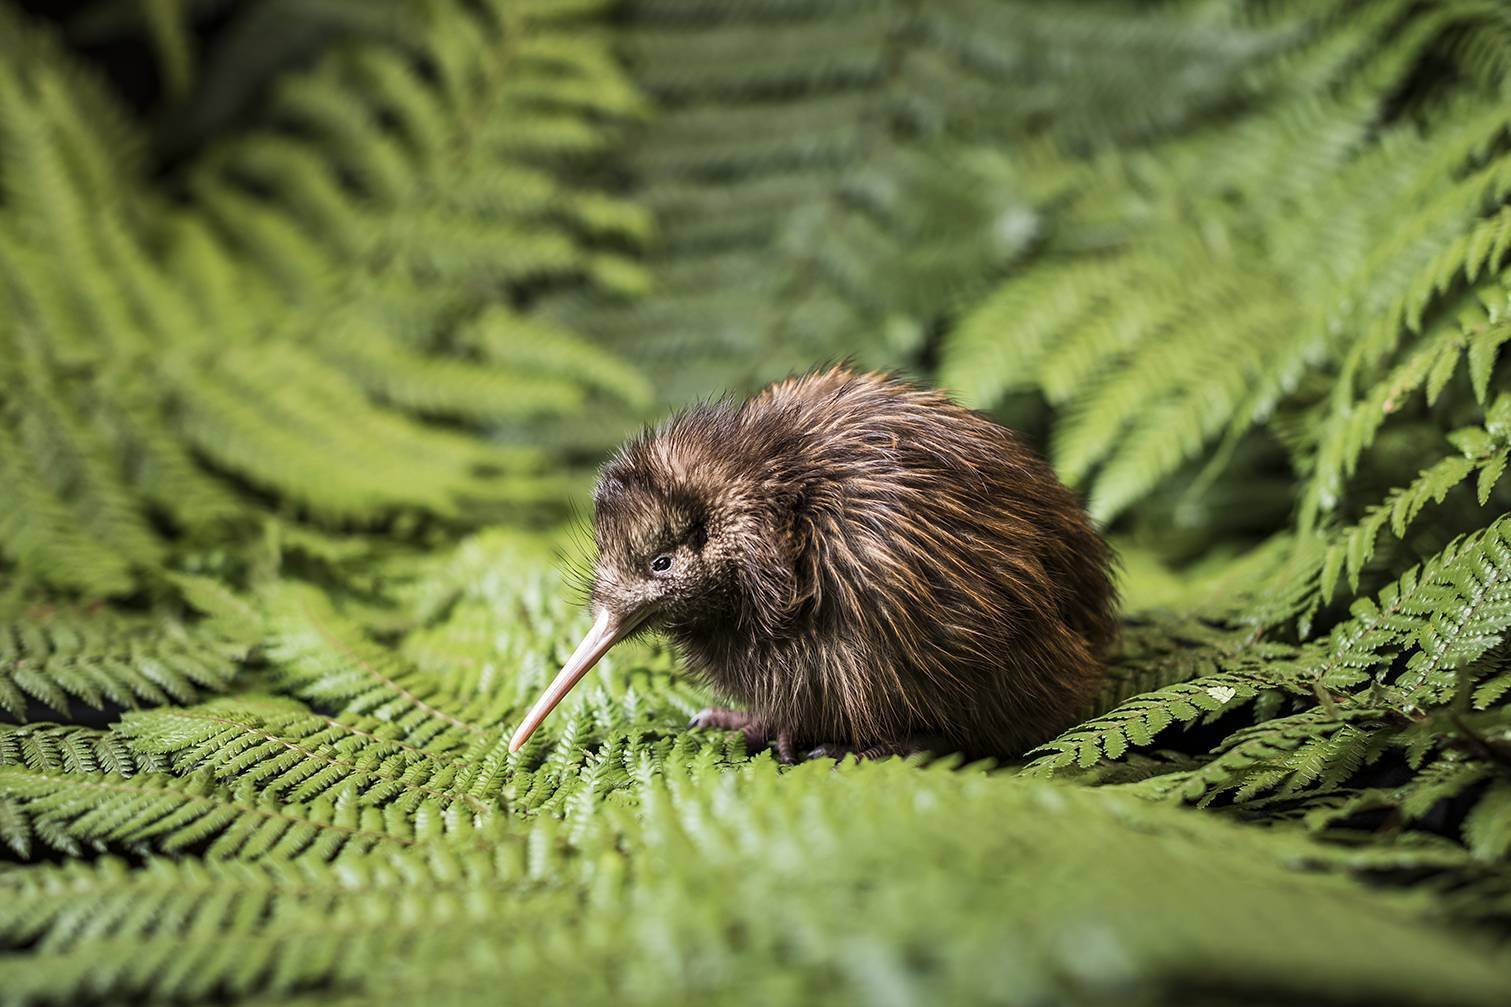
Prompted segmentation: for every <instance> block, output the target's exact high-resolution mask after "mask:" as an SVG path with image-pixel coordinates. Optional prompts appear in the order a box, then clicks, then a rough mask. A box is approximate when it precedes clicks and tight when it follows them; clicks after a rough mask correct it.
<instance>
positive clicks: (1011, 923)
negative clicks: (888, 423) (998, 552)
mask: <svg viewBox="0 0 1511 1007" xmlns="http://www.w3.org/2000/svg"><path fill="white" fill-rule="evenodd" d="M21 6H23V5H18V4H14V3H12V4H5V3H3V2H0V56H3V59H0V267H3V268H0V305H3V310H0V416H3V422H0V1004H10V1003H15V1004H49V1003H70V1004H73V1003H86V1004H87V1003H99V1004H113V1003H119V1002H123V1001H131V1002H144V1003H146V1002H152V1003H158V1002H173V1003H185V1004H188V1003H205V1002H217V1003H279V1004H284V1003H295V1004H311V1005H313V1004H330V1003H342V1002H349V1003H354V1004H355V1003H375V1002H376V1003H395V1004H407V1003H414V1002H417V1001H421V1000H424V1001H425V1002H432V1001H433V1002H456V1003H469V1004H470V1003H476V1002H479V1001H481V1000H485V999H496V998H497V997H498V996H499V995H500V991H507V994H508V995H510V996H512V997H517V998H519V999H528V1000H531V1001H540V1002H547V1003H550V1002H561V1003H571V1004H581V1003H589V1004H591V1003H614V1004H625V1003H640V1002H645V1003H658V1004H659V1003H666V1002H689V1003H691V1002H698V1003H726V1002H727V1003H773V1002H797V1003H808V1002H814V1003H817V1002H825V1003H828V1002H896V1003H933V1002H949V1003H1012V1004H1017V1003H1022V1004H1039V1003H1047V1002H1055V1003H1058V1002H1096V1003H1113V1002H1116V1003H1130V1002H1131V1003H1149V1004H1161V1003H1188V1002H1233V1001H1254V1002H1258V1001H1261V1000H1263V1001H1270V1000H1281V999H1286V1000H1297V1001H1306V1002H1320V1001H1329V1002H1331V1001H1338V1002H1356V1001H1357V1002H1363V1001H1365V1000H1368V1001H1370V1002H1381V1003H1423V1004H1438V1003H1465V1004H1480V1003H1484V1004H1499V1003H1500V1002H1502V1001H1503V1000H1504V999H1505V992H1504V991H1505V989H1506V982H1507V977H1508V976H1511V959H1508V958H1507V957H1506V951H1505V943H1504V941H1505V936H1506V934H1507V927H1508V925H1511V643H1508V641H1507V630H1508V625H1511V587H1508V581H1507V578H1508V576H1511V482H1508V480H1507V479H1506V478H1505V470H1506V465H1507V459H1508V457H1511V456H1508V449H1511V384H1508V382H1507V374H1508V366H1511V365H1508V364H1507V363H1506V362H1505V360H1504V359H1503V357H1504V354H1503V353H1502V352H1501V351H1502V348H1503V347H1504V345H1505V344H1506V343H1507V342H1508V339H1511V224H1508V222H1511V118H1508V109H1511V101H1508V98H1511V72H1508V70H1511V21H1508V19H1507V17H1506V15H1505V13H1504V12H1503V11H1502V10H1501V9H1500V8H1499V7H1498V6H1497V5H1494V4H1485V3H1481V2H1473V0H1442V2H1438V3H1432V4H1423V3H1418V2H1413V0H1384V2H1363V0H1323V2H1316V0H1311V2H1300V0H1278V2H1265V3H1251V2H1244V0H1179V2H1174V3H1166V4H1160V5H1154V6H1150V5H1148V4H1136V3H1132V2H1130V0H1098V2H1096V3H1091V4H1079V5H1046V4H1032V3H1026V2H1018V0H939V2H930V3H926V4H925V3H915V2H911V0H751V2H746V3H742V4H729V3H727V2H726V0H625V2H622V3H616V4H607V3H603V2H600V0H570V2H567V0H487V2H466V3H463V2H458V0H384V2H379V3H372V2H359V0H334V2H330V3H324V4H318V5H298V4H294V5H290V4H283V3H279V2H277V0H250V2H248V3H245V4H238V5H202V4H147V5H136V4H122V3H115V2H113V0H93V2H90V3H86V4H83V5H79V6H81V7H83V8H84V9H83V10H82V11H80V12H78V14H77V16H70V17H68V18H64V17H62V16H61V15H53V14H52V13H51V12H50V11H46V10H43V9H42V8H45V7H46V5H36V4H27V5H24V6H25V7H26V8H27V9H28V10H29V11H30V13H22V12H21V11H20V9H19V8H20V7H21ZM43 16H46V17H47V18H48V19H49V23H46V24H44V23H43V21H42V17H43ZM102 40H106V41H109V42H110V43H111V44H112V45H114V46H136V47H137V50H138V51H139V52H140V53H143V54H146V57H147V58H149V59H151V60H154V61H155V63H154V65H155V66H156V71H155V73H156V75H157V78H158V79H159V81H160V82H161V93H160V94H159V95H158V96H157V97H156V98H155V99H154V102H155V103H153V104H151V105H150V107H149V108H148V109H147V111H146V112H145V113H143V114H142V115H140V116H138V115H137V114H136V112H135V111H134V110H133V109H130V108H128V106H127V104H126V103H125V101H123V100H122V95H123V94H124V95H125V96H126V97H130V94H129V88H128V89H124V90H123V89H121V88H119V87H118V86H117V84H118V82H116V81H113V80H112V79H111V78H110V77H109V76H106V75H105V74H106V73H107V72H109V71H111V70H112V67H111V66H110V64H109V61H108V60H105V61H103V62H101V61H100V60H99V59H97V58H96V57H95V55H94V54H95V53H97V52H98V51H99V50H98V46H99V43H100V42H101V41H102ZM249 40H256V44H255V45H254V44H253V42H252V41H249ZM252 49H257V50H258V52H257V53H256V54H255V58H252V56H249V55H248V54H249V53H250V52H251V50H252ZM118 91H120V92H121V94H118V93H117V92H118ZM138 100H139V99H138ZM847 355H848V356H852V357H854V358H855V359H857V360H858V361H860V362H861V363H863V364H865V365H868V366H872V365H874V366H890V367H898V368H902V369H904V370H909V371H913V372H915V373H918V374H920V375H922V376H924V377H927V378H931V379H933V380H936V381H938V382H939V383H941V384H944V385H945V386H947V387H949V388H951V389H952V390H953V391H955V392H956V393H957V394H958V395H959V396H960V397H961V398H962V399H963V400H965V401H966V402H968V403H969V404H971V405H973V406H977V407H980V408H983V409H990V410H993V411H994V412H995V413H996V414H997V415H999V416H1000V417H1002V418H1003V419H1004V420H1006V421H1008V422H1011V423H1013V424H1015V425H1017V426H1019V427H1021V428H1023V429H1024V430H1026V431H1027V432H1029V433H1030V434H1031V435H1034V436H1036V437H1039V438H1041V439H1042V442H1043V444H1044V446H1045V448H1046V453H1047V454H1048V455H1049V457H1050V458H1051V460H1052V461H1053V462H1054V463H1055V464H1056V466H1057V467H1058V468H1059V471H1060V472H1061V473H1062V474H1063V475H1064V476H1065V477H1066V478H1067V479H1068V480H1070V481H1072V482H1073V483H1074V484H1076V485H1077V486H1078V487H1079V488H1080V489H1082V490H1083V491H1084V492H1085V493H1086V495H1087V497H1088V499H1089V501H1090V502H1091V504H1092V506H1093V508H1094V509H1095V510H1096V511H1097V512H1098V514H1099V515H1100V516H1101V517H1102V518H1103V519H1104V520H1105V521H1106V522H1107V526H1108V529H1109V533H1110V534H1111V535H1112V537H1113V538H1114V540H1115V541H1116V542H1117V544H1118V545H1119V549H1120V552H1121V554H1122V558H1123V567H1124V593H1125V595H1126V597H1127V599H1128V611H1127V612H1126V613H1125V616H1124V621H1123V630H1122V638H1121V641H1120V643H1119V645H1118V649H1117V651H1116V653H1114V654H1113V655H1112V656H1111V659H1110V665H1111V667H1110V673H1109V676H1108V679H1107V683H1106V688H1105V689H1104V691H1103V694H1102V696H1101V697H1100V699H1099V700H1098V703H1097V708H1096V709H1094V710H1088V711H1087V716H1086V719H1085V720H1084V721H1083V722H1082V723H1080V724H1079V725H1077V726H1076V727H1074V728H1072V729H1071V730H1069V731H1067V732H1065V733H1064V734H1063V735H1061V736H1060V737H1058V738H1056V739H1054V740H1052V741H1051V742H1049V743H1048V744H1046V745H1044V746H1043V747H1042V748H1040V749H1038V750H1036V751H1034V752H1032V753H1028V755H1027V756H1026V757H1025V758H1024V759H1023V760H1022V762H1021V763H1019V764H1015V765H985V764H980V765H962V764H960V763H959V762H958V760H951V759H944V760H941V761H939V762H937V763H935V764H930V765H921V764H918V763H915V762H901V761H896V760H893V761H889V762H882V763H868V764H863V765H853V764H847V765H843V766H840V767H837V768H836V767H835V766H834V765H833V764H832V763H829V762H819V763H815V764H807V765H800V766H797V767H792V768H786V767H780V766H778V765H776V764H775V762H774V761H773V760H772V759H771V757H770V756H769V755H765V754H752V753H749V752H747V751H746V750H745V748H744V744H743V741H742V740H741V739H740V737H739V736H738V735H735V734H728V735H726V734H721V733H717V732H714V733H708V732H690V731H688V730H687V728H686V723H687V718H688V716H689V715H690V714H692V713H693V712H694V711H696V710H697V709H699V708H700V707H701V706H703V705H705V704H706V703H707V702H708V699H709V697H707V696H706V695H703V694H702V693H701V692H700V691H699V690H698V689H697V688H695V687H694V686H692V685H691V684H690V683H689V682H688V681H687V680H686V679H684V678H683V677H682V676H681V675H680V674H679V669H678V667H677V665H676V662H675V661H674V659H673V658H672V656H671V654H670V653H669V651H668V650H667V649H666V648H665V647H664V646H663V645H661V644H660V643H659V642H658V641H657V640H655V639H649V640H644V641H641V642H637V643H635V644H633V645H631V646H628V647H625V648H622V649H619V650H616V651H615V652H614V654H613V655H612V656H611V657H609V658H607V659H605V661H604V662H603V664H602V666H601V667H600V670H598V671H596V672H595V673H594V676H593V678H591V679H589V680H587V681H585V682H584V683H583V687H582V688H580V689H579V690H578V691H576V692H574V693H573V694H572V696H571V698H570V699H568V700H567V702H566V703H565V704H564V705H563V707H562V709H561V710H560V711H559V712H558V714H557V715H556V716H555V717H553V718H552V719H551V720H549V721H547V722H546V724H545V725H544V727H543V728H542V729H541V730H540V731H539V732H538V733H537V734H536V735H535V736H533V737H532V738H531V740H530V742H529V744H528V745H527V746H526V747H525V748H524V749H522V750H521V751H520V752H519V753H517V754H513V755H511V754H510V753H509V752H508V744H507V742H508V732H509V731H510V729H512V727H513V726H514V724H515V722H516V721H517V719H518V717H519V715H520V713H521V712H522V710H523V709H524V707H525V706H526V705H527V704H528V703H529V702H530V700H531V699H532V698H533V696H534V695H535V694H536V693H537V692H538V691H539V689H540V688H541V686H542V685H543V684H544V683H545V681H546V680H547V679H548V677H549V676H550V674H551V672H552V671H553V670H554V669H555V668H556V667H557V666H559V664H560V661H561V659H562V658H564V657H565V656H566V655H565V654H564V653H563V648H565V647H566V646H568V645H569V643H570V641H572V640H575V639H576V638H577V637H578V636H580V635H581V634H580V630H581V628H582V627H581V625H580V624H579V623H580V620H581V619H582V616H581V615H580V614H579V613H578V612H577V610H576V608H575V607H574V605H573V603H572V601H573V599H572V597H571V583H570V582H571V580H572V578H571V576H570V569H569V570H568V571H567V575H565V576H564V575H563V572H562V571H561V569H560V567H561V566H563V565H565V566H567V567H569V568H570V567H571V566H572V564H573V562H574V561H573V556H574V554H575V551H576V550H577V549H578V548H579V546H580V544H581V543H580V542H579V541H577V540H576V539H574V538H573V534H574V533H573V532H572V531H570V530H568V529H565V528H564V527H563V526H562V523H561V519H562V518H563V516H564V515H565V514H566V512H567V510H568V508H569V504H570V502H571V501H572V500H574V499H576V500H577V501H579V503H580V502H581V500H582V491H583V490H584V489H585V480H584V479H583V473H585V471H586V470H587V469H588V468H590V467H591V466H592V465H594V464H596V462H597V461H598V460H600V459H601V457H602V453H603V451H604V449H605V448H606V447H607V446H608V445H610V444H612V443H613V442H614V441H615V440H617V439H618V437H619V436H620V435H621V434H622V433H623V432H624V431H626V430H627V429H630V428H632V427H633V425H634V424H635V423H636V422H637V421H638V420H640V419H643V418H645V417H646V416H648V415H650V414H651V413H652V412H654V411H655V410H656V409H659V408H661V407H663V406H666V405H669V404H673V403H682V402H686V401H688V400H691V399H695V398H698V397H700V396H704V395H708V394H711V393H715V392H718V391H722V390H724V389H726V388H731V389H736V390H748V388H749V387H750V386H751V385H753V384H755V383H758V382H760V381H762V380H764V379H766V378H768V377H772V376H775V375H778V374H781V373H785V372H786V371H787V370H789V369H792V368H805V367H808V366H811V365H813V364H814V363H817V362H818V361H820V360H826V359H834V358H841V357H844V356H847ZM558 554H563V555H558ZM563 560H564V562H563Z"/></svg>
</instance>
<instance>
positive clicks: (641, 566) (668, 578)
mask: <svg viewBox="0 0 1511 1007" xmlns="http://www.w3.org/2000/svg"><path fill="white" fill-rule="evenodd" d="M593 522H594V539H595V541H596V545H597V553H598V555H597V559H596V561H595V564H594V569H593V575H592V587H591V592H590V604H591V608H592V613H593V625H592V628H591V629H590V630H589V631H588V633H587V636H586V637H585V638H584V639H583V640H582V642H581V644H580V645H579V646H578V647H577V650H576V652H575V653H573V654H572V656H571V658H570V659H569V660H568V661H567V663H566V665H565V666H564V667H563V668H562V669H561V673H560V674H559V675H558V676H557V677H556V679H555V681H554V682H552V683H551V685H550V687H549V688H548V689H547V690H546V691H545V693H544V694H543V695H542V696H541V697H540V699H539V701H537V703H536V704H535V706H534V707H533V708H532V709H531V710H530V712H529V714H528V715H527V716H526V717H525V719H524V722H523V723H522V724H521V725H520V727H519V730H518V731H517V732H516V733H515V735H514V737H513V739H512V741H511V742H510V750H511V751H516V750H518V749H519V747H520V746H521V745H523V744H524V742H525V740H526V739H527V738H528V737H529V736H530V734H531V733H532V732H533V731H534V730H535V729H536V727H538V726H539V725H540V723H541V721H542V720H544V719H545V717H546V716H547V715H548V714H549V713H550V712H551V710H552V709H553V708H554V707H555V706H556V704H557V703H559V702H560V701H561V699H562V697H564V696H565V695H566V694H567V692H568V691H569V690H570V689H571V688H572V687H573V686H574V685H575V684H576V683H577V682H578V681H579V680H580V679H581V678H582V677H583V676H584V675H585V674H587V672H588V671H589V669H591V668H592V667H593V665H594V664H595V663H596V662H597V661H598V659H599V658H600V657H602V656H603V654H604V653H605V652H606V651H607V650H608V649H609V648H610V647H612V646H613V645H614V644H615V643H617V642H619V641H620V640H623V639H625V638H626V637H628V636H631V635H632V634H636V633H639V632H642V631H645V630H649V629H659V630H662V631H664V632H665V633H667V634H668V635H669V636H670V638H671V640H672V641H673V642H674V643H675V645H676V647H677V649H678V650H679V651H680V652H681V654H682V657H683V659H684V661H685V664H686V666H687V667H688V668H689V669H690V671H691V672H692V673H693V674H694V675H696V676H697V677H699V678H701V679H702V680H704V681H705V682H706V683H707V685H708V686H710V687H711V689H712V690H713V692H714V693H715V694H716V695H717V696H718V697H720V699H721V701H725V702H728V703H730V704H731V706H730V707H714V708H710V709H708V710H704V711H703V712H702V713H700V714H698V716H696V717H695V718H694V719H693V726H695V727H706V728H719V729H728V730H741V731H743V732H744V733H745V736H746V738H747V740H748V741H749V742H750V743H751V744H753V745H756V746H765V745H768V744H769V745H772V746H774V747H775V748H776V750H777V752H778V755H779V757H781V758H782V759H783V760H784V761H793V760H794V759H795V758H796V757H797V756H798V755H799V754H804V753H806V754H807V755H810V756H814V755H829V756H833V757H836V758H842V757H845V756H847V755H852V754H853V755H855V756H857V757H861V758H865V757H879V756H884V755H891V754H906V753H909V752H914V751H919V750H931V751H960V752H964V753H966V754H968V755H970V756H973V757H975V756H1001V757H1012V756H1016V755H1019V754H1021V753H1022V752H1024V751H1025V750H1027V749H1029V748H1032V747H1033V746H1034V745H1037V744H1039V743H1041V742H1043V741H1045V740H1047V739H1048V738H1050V737H1052V736H1054V735H1055V734H1057V733H1058V732H1059V731H1061V730H1063V729H1064V728H1066V727H1068V726H1069V725H1071V724H1072V723H1074V722H1075V721H1076V720H1077V719H1078V718H1079V717H1080V716H1081V715H1082V714H1084V712H1085V710H1086V707H1087V705H1088V701H1089V700H1090V699H1091V697H1092V695H1093V693H1094V692H1095V691H1096V689H1097V686H1098V684H1099V682H1100V679H1101V675H1102V660H1101V657H1102V653H1103V652H1104V651H1105V649H1106V648H1107V646H1108V644H1109V643H1110V642H1111V641H1112V639H1113V637H1114V635H1115V633H1116V627H1117V622H1116V612H1115V610H1116V602H1117V598H1116V589H1115V587H1114V584H1113V577H1112V568H1113V562H1114V561H1113V556H1112V553H1111V551H1110V550H1109V548H1108V546H1107V544H1106V543H1105V542H1104V541H1103V540H1102V538H1101V536H1100V535H1099V534H1098V533H1097V531H1096V529H1095V527H1094V526H1093V524H1092V522H1091V520H1090V519H1089V518H1088V516H1087V514H1086V512H1085V510H1084V509H1083V508H1082V506H1081V504H1080V503H1079V501H1078V500H1077V499H1076V497H1075V495H1074V494H1073V493H1072V492H1071V491H1070V490H1069V489H1067V488H1066V487H1065V486H1064V485H1063V484H1062V483H1061V482H1060V481H1059V479H1058V478H1056V476H1055V474H1054V472H1053V471H1052V470H1051V469H1050V467H1049V465H1048V464H1046V463H1045V461H1044V460H1043V459H1042V458H1041V457H1039V455H1038V454H1036V453H1035V452H1034V451H1033V450H1032V449H1031V448H1030V447H1029V446H1028V445H1027V444H1025V443H1024V441H1023V440H1022V439H1021V438H1020V437H1019V436H1018V435H1017V434H1015V433H1014V432H1012V431H1010V430H1008V429H1006V428H1004V427H1002V426H999V425H998V424H996V423H994V422H993V421H991V420H990V419H988V418H987V417H985V416H983V415H981V414H980V413H976V412H972V411H970V410H967V409H965V408H962V407H961V406H958V405H956V404H955V403H954V402H952V401H951V400H950V399H949V398H948V397H947V396H945V395H944V394H943V393H941V392H938V391H933V390H929V389H925V388H921V387H918V386H916V385H913V384H910V383H908V382H905V381H903V380H900V379H897V378H894V377H890V376H885V375H878V374H871V373H857V372H855V371H852V370H849V369H847V368H844V367H839V368H835V369H832V370H828V371H822V372H816V373H811V374H808V375H805V376H801V377H794V378H790V379H788V380H786V381H783V382H780V383H777V384H774V385H772V386H770V387H769V388H767V389H765V390H764V391H763V392H761V393H760V394H758V395H756V396H755V397H754V398H751V399H749V400H747V401H744V402H735V401H724V402H717V403H711V404H702V405H698V406H696V407H693V408H690V409H687V410H685V411H683V412H681V413H678V414H677V415H675V416H673V417H672V418H670V419H669V420H667V421H665V422H664V423H662V424H661V425H659V426H657V427H655V428H652V429H649V430H647V431H645V432H644V433H642V434H641V435H639V436H638V437H636V438H635V439H633V440H631V441H630V442H629V443H627V444H626V445H624V447H622V448H621V449H620V450H619V452H618V453H617V454H616V455H615V456H614V457H613V458H612V459H611V460H610V461H609V462H608V463H607V464H606V465H605V466H604V467H603V469H602V471H601V472H600V473H599V479H598V484H597V488H596V490H595V493H594V508H593Z"/></svg>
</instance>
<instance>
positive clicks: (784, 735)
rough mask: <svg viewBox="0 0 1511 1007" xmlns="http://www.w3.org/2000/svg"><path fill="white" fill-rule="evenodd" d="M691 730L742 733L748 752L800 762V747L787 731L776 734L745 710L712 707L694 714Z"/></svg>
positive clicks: (690, 723)
mask: <svg viewBox="0 0 1511 1007" xmlns="http://www.w3.org/2000/svg"><path fill="white" fill-rule="evenodd" d="M688 726H689V727H693V728H709V729H712V730H715V731H739V732H740V733H741V734H743V735H745V750H746V751H747V752H750V753H752V754H754V753H756V752H759V751H760V750H761V749H763V748H768V747H770V748H773V749H775V750H776V757H777V759H778V760H779V761H781V762H784V763H786V764H787V765H789V766H790V765H792V764H793V763H795V762H797V745H796V743H795V742H794V741H793V740H792V735H791V734H789V733H788V732H786V731H773V730H772V729H771V728H770V726H768V725H767V724H765V723H763V722H761V721H759V720H757V719H756V718H755V717H753V716H751V715H750V714H748V713H746V712H745V711H744V710H731V709H729V708H728V707H724V706H710V707H707V708H705V709H702V710H699V711H698V712H697V713H695V714H693V719H692V720H691V721H689V722H688Z"/></svg>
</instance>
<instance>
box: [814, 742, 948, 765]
mask: <svg viewBox="0 0 1511 1007" xmlns="http://www.w3.org/2000/svg"><path fill="white" fill-rule="evenodd" d="M939 741H940V739H938V738H933V737H913V738H903V739H902V740H900V741H878V742H873V743H871V744H866V745H846V744H841V743H839V742H829V743H827V744H823V745H819V746H818V747H817V748H814V749H811V750H809V752H808V753H807V754H806V755H804V756H803V759H804V761H807V760H809V759H833V760H835V761H836V762H844V761H845V760H847V759H854V760H855V761H856V762H866V761H868V760H871V759H889V758H891V757H892V756H897V757H898V758H907V757H908V756H910V755H917V754H919V753H920V752H937V751H939Z"/></svg>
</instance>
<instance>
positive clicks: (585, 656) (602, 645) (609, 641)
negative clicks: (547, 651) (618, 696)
mask: <svg viewBox="0 0 1511 1007" xmlns="http://www.w3.org/2000/svg"><path fill="white" fill-rule="evenodd" d="M640 622H641V620H640V619H628V620H623V619H620V618H619V617H618V616H616V615H614V613H612V612H610V611H609V610H608V609H606V608H601V609H599V610H598V617H597V618H596V619H594V620H593V628H592V629H590V630H588V633H587V635H586V636H584V637H583V638H582V642H581V643H579V644H578V645H577V649H576V650H574V651H572V656H571V657H569V658H567V663H566V664H564V665H562V669H561V671H559V672H557V673H556V678H555V679H554V680H553V681H552V682H551V684H550V685H549V686H548V687H547V688H546V691H545V692H543V693H541V694H540V698H539V699H537V700H536V701H535V705H534V706H532V707H530V712H529V713H527V714H525V719H524V720H523V721H522V722H521V723H520V725H519V730H517V731H515V732H514V737H512V738H510V739H509V751H511V752H517V751H519V750H520V747H521V746H523V745H524V743H525V742H526V741H529V740H530V735H532V734H534V733H535V729H536V728H537V727H539V726H540V725H541V722H542V721H544V720H545V719H546V718H547V717H548V716H550V715H551V711H552V710H554V709H556V704H557V703H560V702H561V701H562V700H563V699H565V698H566V695H567V693H569V692H571V691H572V686H574V685H576V684H577V683H578V682H579V681H581V680H582V676H584V675H586V674H587V673H588V672H589V671H591V670H592V668H593V665H595V664H597V663H598V659H599V658H601V657H602V656H603V655H604V654H606V653H608V650H609V648H610V647H612V646H614V644H616V643H618V642H619V641H620V640H623V639H624V638H625V637H626V636H629V635H630V633H631V632H633V631H634V629H635V627H636V626H638V625H640Z"/></svg>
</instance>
